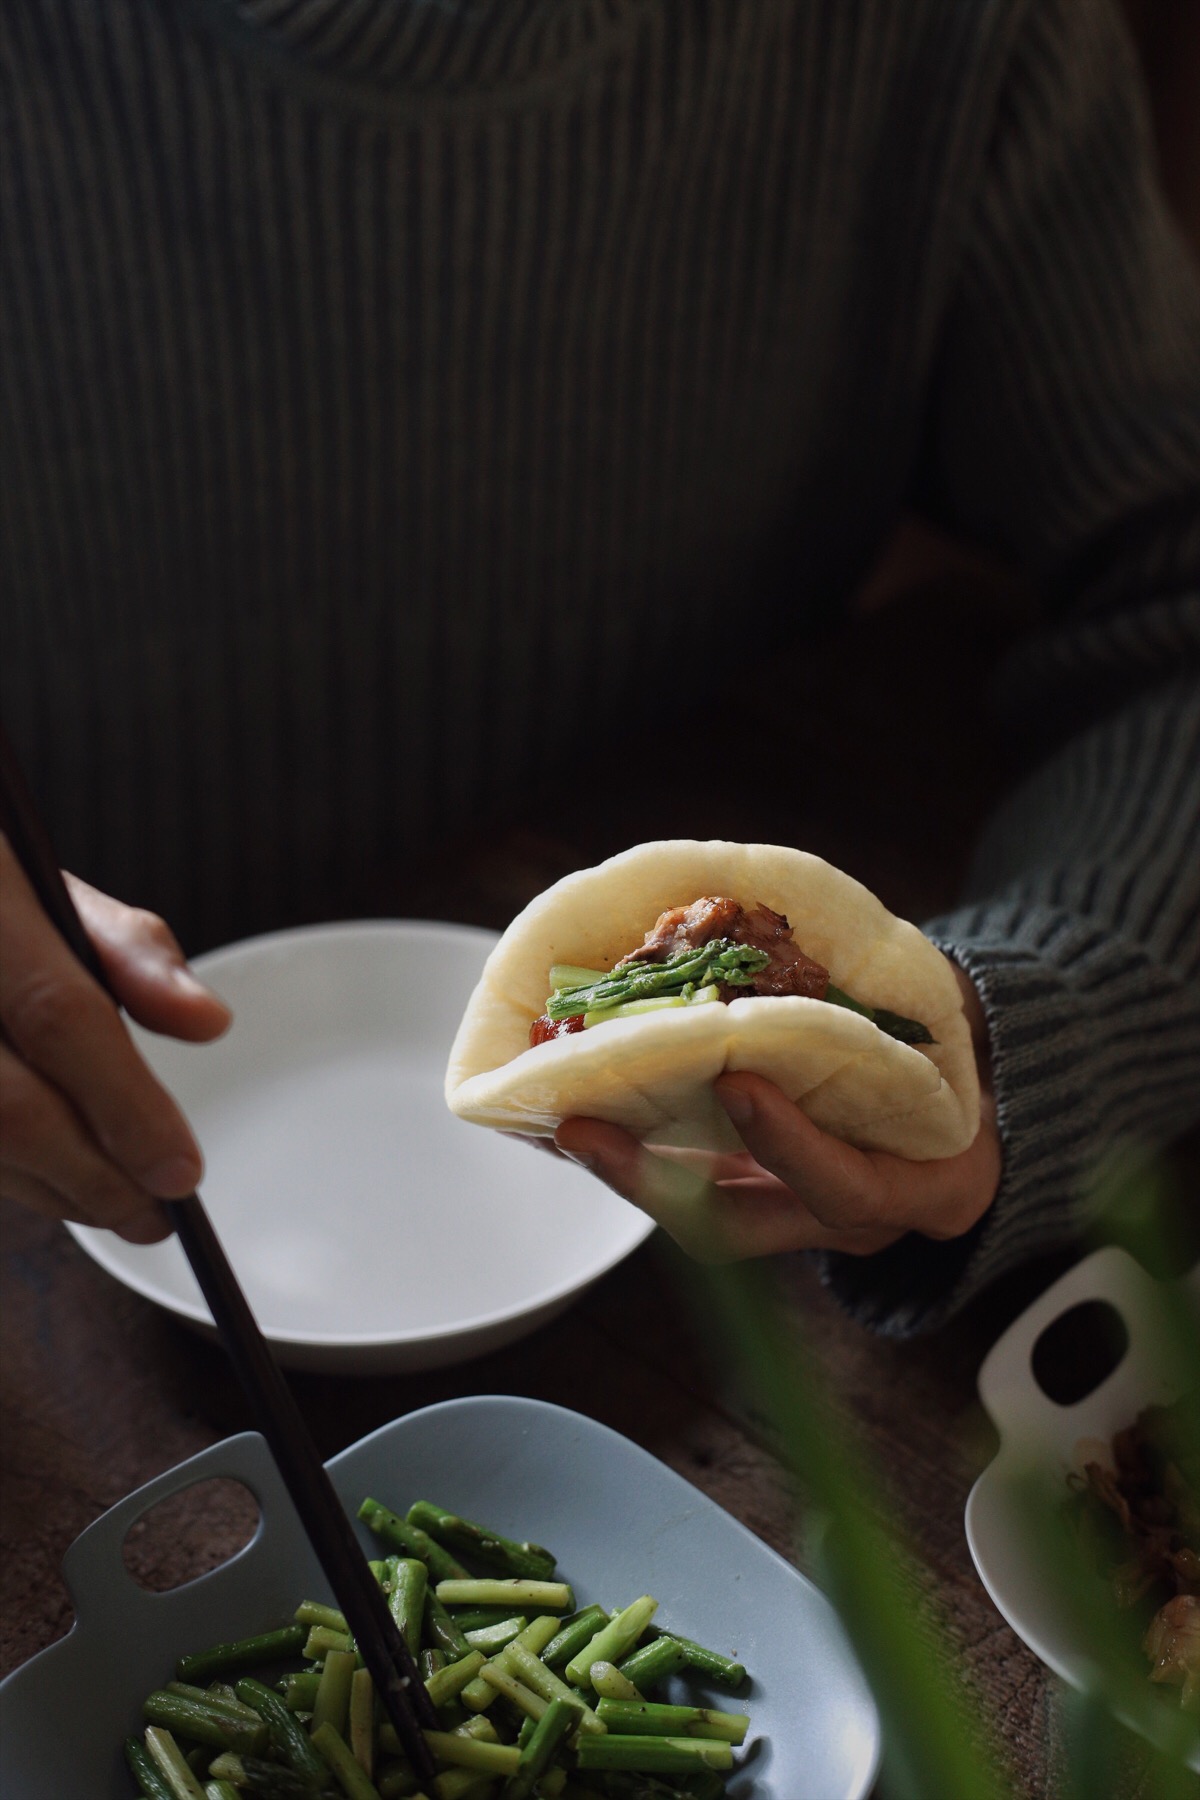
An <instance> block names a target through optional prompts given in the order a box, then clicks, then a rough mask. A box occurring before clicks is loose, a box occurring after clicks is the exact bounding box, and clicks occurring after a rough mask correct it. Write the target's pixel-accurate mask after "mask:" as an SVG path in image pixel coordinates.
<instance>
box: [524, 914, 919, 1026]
mask: <svg viewBox="0 0 1200 1800" xmlns="http://www.w3.org/2000/svg"><path fill="white" fill-rule="evenodd" d="M770 960H771V959H770V957H769V956H768V955H767V952H766V951H765V950H755V949H752V948H751V946H750V945H749V944H736V943H734V942H733V940H732V938H714V939H713V941H712V942H711V943H710V944H702V945H701V946H700V947H699V949H692V950H681V951H679V952H678V954H677V955H675V956H671V957H668V958H667V960H666V961H665V962H660V963H629V964H627V965H626V967H625V968H623V969H614V970H613V971H612V972H611V973H609V974H605V973H604V971H603V970H601V969H585V968H581V967H579V966H577V965H576V964H574V963H556V964H555V965H554V967H553V968H552V969H551V971H550V981H551V985H552V987H553V989H554V992H553V993H552V994H551V995H550V997H549V999H548V1000H547V1001H546V1014H547V1016H548V1017H549V1018H551V1019H556V1020H557V1019H569V1018H573V1017H575V1016H576V1015H578V1014H579V1013H582V1014H583V1021H584V1025H585V1026H589V1027H590V1026H593V1025H604V1024H607V1022H608V1021H609V1020H610V1019H628V1018H636V1017H637V1016H638V1015H639V1014H640V1013H644V1012H658V1011H659V1010H660V1009H662V1008H665V1007H672V1006H688V1005H695V1004H697V1003H698V1002H704V1001H712V1000H717V999H719V998H720V984H721V983H724V985H725V986H726V987H749V986H750V985H751V983H752V982H753V980H754V977H755V976H756V975H757V974H758V973H759V971H760V970H762V969H765V968H766V966H767V964H768V963H769V962H770ZM824 998H825V1000H826V1001H827V1002H828V1004H829V1005H830V1006H844V1007H846V1008H847V1009H848V1010H849V1011H850V1012H856V1013H860V1014H861V1015H862V1017H863V1018H865V1019H870V1021H871V1023H872V1024H873V1025H875V1026H877V1027H878V1029H879V1030H880V1031H882V1032H884V1033H885V1034H886V1035H887V1036H888V1037H893V1038H896V1039H898V1041H899V1042H900V1043H902V1044H932V1043H934V1042H935V1039H934V1037H933V1034H932V1033H931V1032H930V1030H929V1029H928V1027H927V1026H925V1025H922V1024H921V1022H920V1020H919V1019H906V1018H905V1017H904V1015H903V1014H902V1013H894V1012H889V1011H888V1010H887V1008H886V1007H882V1006H866V1005H864V1003H863V1002H862V1001H861V1000H855V999H853V998H852V996H851V995H849V994H846V993H843V991H842V989H841V988H838V987H834V985H833V983H832V982H831V983H830V984H829V986H828V987H827V988H826V990H825V994H824Z"/></svg>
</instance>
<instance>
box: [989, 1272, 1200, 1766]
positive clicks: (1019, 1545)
mask: <svg viewBox="0 0 1200 1800" xmlns="http://www.w3.org/2000/svg"><path fill="white" fill-rule="evenodd" d="M1187 1286H1188V1288H1189V1290H1191V1291H1194V1292H1195V1294H1196V1297H1197V1299H1200V1269H1197V1270H1194V1271H1193V1273H1192V1275H1191V1276H1190V1277H1189V1279H1188V1283H1187ZM1090 1300H1100V1301H1106V1302H1107V1303H1108V1304H1109V1305H1110V1306H1111V1307H1113V1308H1114V1310H1115V1311H1116V1312H1117V1313H1118V1314H1119V1316H1120V1318H1121V1321H1122V1323H1123V1324H1124V1326H1125V1330H1126V1333H1127V1334H1128V1340H1129V1341H1128V1345H1127V1347H1126V1349H1125V1352H1124V1354H1123V1355H1122V1357H1121V1359H1120V1361H1119V1362H1118V1363H1117V1365H1116V1367H1115V1368H1114V1369H1113V1370H1112V1372H1111V1373H1110V1374H1109V1375H1108V1376H1107V1378H1106V1379H1105V1380H1103V1381H1101V1383H1100V1384H1099V1386H1098V1387H1096V1388H1094V1389H1093V1390H1092V1392H1091V1393H1090V1394H1087V1395H1086V1396H1085V1397H1084V1398H1083V1399H1082V1400H1080V1401H1078V1402H1077V1403H1076V1404H1075V1405H1071V1406H1059V1405H1056V1404H1055V1402H1054V1401H1052V1400H1050V1399H1048V1398H1047V1396H1046V1394H1045V1393H1044V1392H1043V1391H1042V1388H1041V1386H1040V1385H1039V1383H1038V1381H1037V1379H1036V1377H1035V1375H1034V1372H1033V1366H1032V1360H1031V1359H1032V1357H1033V1352H1034V1348H1035V1346H1036V1344H1037V1342H1038V1339H1039V1338H1040V1337H1041V1336H1042V1334H1043V1332H1045V1331H1046V1330H1047V1329H1048V1328H1049V1327H1050V1326H1051V1325H1053V1324H1054V1323H1055V1321H1056V1320H1058V1319H1061V1318H1062V1317H1063V1316H1064V1315H1065V1314H1066V1313H1068V1312H1070V1311H1071V1310H1072V1308H1074V1307H1076V1306H1079V1305H1080V1304H1081V1303H1083V1302H1085V1301H1090ZM1163 1311H1164V1308H1163V1289H1162V1286H1161V1284H1160V1283H1159V1282H1157V1281H1155V1280H1153V1279H1152V1278H1151V1277H1150V1276H1149V1275H1147V1274H1146V1272H1145V1270H1144V1269H1143V1268H1142V1267H1141V1265H1140V1264H1139V1263H1137V1262H1135V1261H1134V1260H1133V1258H1132V1257H1131V1256H1127V1255H1126V1254H1125V1252H1124V1251H1123V1250H1117V1249H1113V1248H1109V1249H1105V1250H1097V1251H1096V1252H1095V1253H1094V1254H1093V1255H1091V1256H1089V1257H1086V1258H1085V1259H1084V1261H1083V1262H1081V1263H1079V1264H1077V1265H1076V1267H1075V1268H1073V1269H1071V1270H1069V1271H1068V1273H1067V1274H1066V1275H1064V1276H1063V1277H1062V1278H1061V1280H1059V1281H1056V1282H1055V1283H1054V1284H1053V1285H1052V1286H1051V1287H1049V1288H1047V1290H1046V1292H1045V1293H1044V1294H1042V1295H1040V1296H1039V1298H1038V1299H1037V1300H1036V1301H1035V1302H1034V1303H1033V1305H1032V1306H1030V1307H1029V1308H1028V1309H1027V1310H1026V1311H1025V1312H1023V1313H1022V1314H1021V1316H1020V1318H1019V1319H1017V1320H1016V1321H1015V1322H1014V1323H1013V1324H1012V1325H1010V1326H1009V1328H1008V1330H1007V1331H1006V1332H1005V1333H1004V1335H1003V1337H1001V1338H1000V1339H999V1341H998V1342H997V1343H996V1344H994V1345H993V1347H992V1349H991V1350H990V1351H989V1352H988V1354H987V1356H986V1357H985V1358H984V1361H983V1365H982V1367H981V1368H980V1371H979V1395H980V1399H981V1400H982V1401H983V1404H984V1406H985V1407H986V1408H987V1411H988V1413H989V1415H990V1416H991V1420H992V1423H993V1424H994V1425H995V1427H996V1430H997V1431H998V1432H999V1433H1000V1448H999V1450H998V1451H997V1453H996V1456H995V1457H994V1459H993V1460H992V1462H990V1463H989V1464H988V1466H987V1468H986V1469H985V1470H984V1472H983V1474H982V1475H981V1476H980V1477H979V1479H978V1481H977V1482H976V1483H975V1485H974V1487H973V1488H972V1489H971V1492H970V1495H969V1496H968V1499H967V1510H966V1529H967V1542H968V1544H969V1545H970V1549H971V1555H972V1556H973V1558H974V1559H975V1567H976V1568H977V1569H978V1571H979V1575H980V1578H981V1579H982V1581H983V1585H984V1587H985V1588H986V1589H987V1591H988V1593H989V1594H990V1595H991V1597H992V1599H993V1601H994V1602H995V1604H996V1606H997V1607H998V1608H999V1610H1000V1611H1001V1613H1003V1615H1004V1617H1005V1618H1006V1619H1007V1621H1008V1623H1009V1624H1010V1625H1011V1626H1012V1628H1013V1630H1014V1631H1015V1632H1016V1634H1017V1636H1018V1637H1019V1638H1022V1639H1023V1640H1024V1642H1025V1643H1026V1644H1028V1646H1029V1648H1030V1649H1031V1650H1032V1651H1033V1652H1034V1654H1035V1655H1036V1656H1039V1657H1041V1659H1042V1661H1043V1662H1044V1663H1046V1664H1048V1665H1049V1667H1050V1668H1052V1669H1053V1670H1054V1671H1055V1673H1056V1674H1058V1675H1061V1676H1062V1678H1063V1680H1064V1681H1068V1682H1070V1683H1071V1685H1072V1686H1073V1687H1076V1688H1080V1689H1083V1688H1084V1687H1086V1686H1087V1685H1088V1679H1089V1675H1090V1672H1091V1669H1092V1667H1093V1659H1092V1658H1091V1656H1090V1654H1089V1651H1090V1646H1089V1644H1088V1642H1087V1639H1086V1635H1085V1634H1084V1632H1083V1631H1082V1629H1081V1620H1080V1619H1079V1618H1078V1617H1077V1616H1075V1615H1068V1613H1067V1612H1066V1611H1065V1609H1064V1607H1063V1604H1062V1599H1061V1595H1060V1594H1058V1593H1057V1592H1056V1591H1055V1589H1054V1588H1053V1587H1052V1586H1047V1584H1046V1582H1045V1580H1044V1579H1043V1575H1042V1570H1041V1567H1040V1563H1039V1561H1038V1560H1037V1559H1036V1558H1035V1557H1034V1556H1033V1555H1032V1554H1031V1553H1030V1549H1029V1545H1030V1542H1031V1538H1032V1537H1033V1536H1034V1534H1035V1533H1036V1531H1037V1520H1036V1518H1035V1517H1033V1516H1032V1515H1031V1510H1030V1509H1031V1503H1035V1502H1033V1490H1031V1488H1030V1486H1029V1481H1028V1478H1029V1475H1030V1473H1031V1472H1032V1473H1033V1474H1035V1475H1039V1476H1042V1477H1048V1479H1049V1482H1050V1487H1051V1491H1052V1492H1057V1491H1059V1490H1061V1493H1062V1496H1063V1498H1064V1500H1065V1499H1066V1497H1067V1494H1068V1488H1067V1477H1068V1475H1069V1474H1071V1473H1072V1471H1077V1470H1079V1469H1081V1468H1082V1465H1083V1463H1084V1462H1085V1461H1093V1460H1094V1461H1106V1460H1107V1461H1108V1463H1109V1465H1110V1466H1111V1464H1112V1458H1111V1453H1110V1452H1107V1446H1109V1445H1111V1442H1112V1439H1113V1436H1114V1434H1115V1433H1116V1432H1118V1431H1121V1430H1123V1429H1124V1427H1125V1426H1127V1425H1131V1424H1132V1423H1133V1421H1134V1419H1135V1418H1136V1417H1137V1415H1138V1413H1139V1412H1141V1411H1142V1409H1143V1408H1144V1407H1147V1406H1153V1405H1166V1404H1168V1403H1169V1402H1171V1401H1172V1400H1175V1399H1178V1397H1179V1395H1180V1394H1181V1393H1183V1392H1184V1391H1186V1389H1187V1387H1188V1386H1189V1385H1192V1384H1194V1381H1195V1373H1196V1372H1195V1370H1192V1371H1190V1373H1189V1372H1188V1371H1186V1370H1183V1369H1181V1368H1179V1366H1178V1365H1177V1363H1175V1362H1174V1360H1173V1358H1172V1355H1171V1351H1170V1347H1169V1345H1168V1344H1167V1343H1166V1341H1165V1339H1164V1334H1163V1330H1162V1318H1163ZM1040 1491H1044V1489H1043V1490H1040ZM1101 1579H1102V1578H1101V1577H1100V1576H1099V1575H1098V1576H1097V1581H1098V1582H1099V1581H1101ZM1104 1586H1105V1598H1106V1600H1108V1601H1111V1589H1110V1588H1109V1586H1108V1584H1107V1583H1105V1584H1104ZM1146 1692H1147V1696H1148V1697H1149V1698H1150V1700H1151V1701H1161V1706H1160V1705H1156V1704H1148V1705H1147V1708H1146V1711H1145V1713H1144V1714H1143V1713H1139V1714H1138V1715H1137V1716H1136V1717H1134V1716H1130V1715H1129V1714H1128V1713H1126V1712H1124V1711H1123V1712H1122V1715H1121V1716H1122V1717H1123V1718H1125V1720H1126V1723H1127V1724H1130V1725H1133V1726H1134V1727H1135V1728H1136V1729H1137V1730H1139V1731H1143V1732H1145V1733H1146V1734H1147V1735H1149V1736H1159V1735H1160V1731H1159V1730H1158V1729H1157V1727H1158V1726H1161V1725H1163V1724H1165V1722H1166V1718H1167V1716H1168V1714H1169V1716H1170V1718H1171V1720H1172V1722H1173V1723H1177V1721H1178V1719H1179V1716H1180V1707H1179V1690H1178V1688H1174V1687H1167V1688H1154V1687H1153V1686H1152V1684H1151V1683H1150V1682H1149V1680H1147V1683H1146ZM1190 1762H1191V1766H1192V1767H1193V1768H1194V1769H1197V1770H1200V1740H1198V1741H1197V1743H1196V1746H1195V1748H1194V1750H1193V1751H1192V1754H1191V1758H1190Z"/></svg>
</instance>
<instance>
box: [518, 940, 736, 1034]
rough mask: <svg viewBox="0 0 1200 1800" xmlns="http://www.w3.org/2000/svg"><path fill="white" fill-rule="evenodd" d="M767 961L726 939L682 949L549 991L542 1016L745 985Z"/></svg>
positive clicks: (564, 1015) (563, 1015)
mask: <svg viewBox="0 0 1200 1800" xmlns="http://www.w3.org/2000/svg"><path fill="white" fill-rule="evenodd" d="M770 960H771V959H770V957H769V956H768V955H767V953H766V951H765V950H754V949H752V948H751V946H750V945H749V944H735V943H734V942H733V941H732V939H730V938H714V939H713V940H712V942H711V943H710V944H702V945H701V946H700V948H699V949H698V950H697V949H688V950H681V951H680V952H678V954H677V955H675V956H670V957H668V958H667V960H666V961H665V962H660V963H628V964H626V966H625V967H624V968H623V969H614V970H613V972H612V974H611V975H606V976H605V977H604V978H603V980H601V981H596V982H593V983H592V984H591V986H590V987H578V988H569V989H567V990H566V992H564V993H553V994H551V995H550V997H549V999H548V1000H547V1001H546V1012H547V1015H548V1016H549V1017H550V1018H551V1019H569V1018H570V1017H571V1015H572V1014H573V1013H588V1012H597V1011H600V1010H602V1009H603V1010H607V1009H609V1008H611V1007H614V1006H624V1005H626V1004H627V1003H628V1002H629V1001H631V1000H651V999H657V998H658V997H660V996H662V995H670V994H680V995H681V994H682V993H683V991H684V989H685V988H688V989H695V988H697V987H701V986H707V985H709V984H714V983H716V982H725V983H726V984H728V985H729V986H730V987H746V986H747V985H748V984H749V983H750V982H751V981H752V980H753V978H754V976H755V975H756V974H757V973H758V971H759V970H760V969H765V968H766V966H767V964H768V963H769V962H770Z"/></svg>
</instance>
